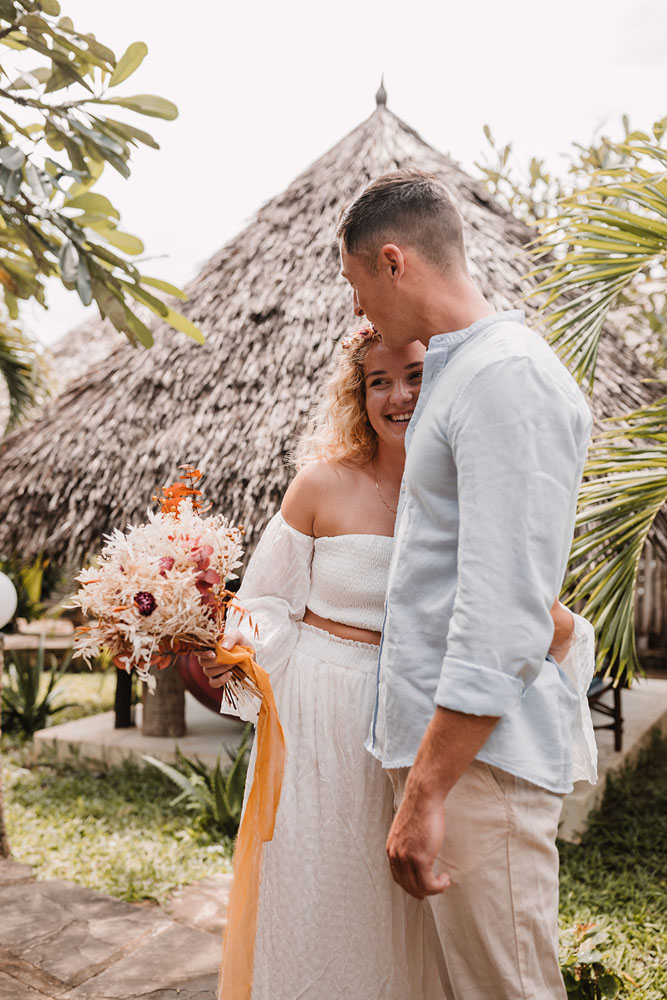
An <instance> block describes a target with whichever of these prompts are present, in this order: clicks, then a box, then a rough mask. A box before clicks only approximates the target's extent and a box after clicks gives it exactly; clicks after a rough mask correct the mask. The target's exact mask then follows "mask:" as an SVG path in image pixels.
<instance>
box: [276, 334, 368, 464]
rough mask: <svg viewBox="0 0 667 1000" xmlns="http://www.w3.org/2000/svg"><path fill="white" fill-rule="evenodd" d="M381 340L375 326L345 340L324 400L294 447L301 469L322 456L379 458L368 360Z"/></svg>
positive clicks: (358, 460) (365, 460) (361, 460)
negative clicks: (366, 369) (368, 410)
mask: <svg viewBox="0 0 667 1000" xmlns="http://www.w3.org/2000/svg"><path fill="white" fill-rule="evenodd" d="M379 342H381V337H380V334H379V333H377V331H376V330H374V329H373V328H372V327H365V328H364V329H363V330H360V331H359V332H358V333H353V334H352V335H351V336H349V337H345V338H344V340H342V341H341V347H340V350H339V353H338V356H337V358H336V361H335V364H334V369H333V372H332V374H331V376H330V377H329V380H328V382H327V383H326V386H325V392H324V394H323V396H322V399H321V400H320V402H319V403H317V404H316V406H315V408H314V410H313V412H312V414H311V417H310V420H309V422H308V427H307V428H306V431H305V432H304V434H303V436H302V437H301V440H300V441H299V443H298V444H297V446H296V448H295V450H294V454H293V456H292V461H293V463H294V465H295V466H296V467H297V469H300V468H301V467H302V466H303V465H306V463H307V462H313V461H317V460H318V459H320V460H321V459H329V460H333V461H338V462H344V463H345V464H346V465H367V464H368V463H369V462H371V461H372V460H373V459H374V458H375V453H376V451H377V434H376V433H375V431H374V430H373V428H372V427H371V425H370V422H369V420H368V415H367V413H366V382H365V379H364V361H365V360H366V356H367V354H368V352H369V351H370V349H371V347H372V346H373V344H377V343H379Z"/></svg>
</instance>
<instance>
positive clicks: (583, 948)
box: [561, 924, 623, 1000]
mask: <svg viewBox="0 0 667 1000" xmlns="http://www.w3.org/2000/svg"><path fill="white" fill-rule="evenodd" d="M570 938H571V940H570V949H569V954H568V956H567V958H566V961H565V964H564V965H563V966H561V971H562V973H563V979H564V981H565V989H566V990H567V996H568V1000H614V998H615V997H618V996H619V995H620V991H621V987H622V985H623V983H622V980H621V978H620V977H619V976H618V975H617V974H616V973H615V972H612V971H610V970H609V969H607V968H605V966H604V963H603V955H602V953H601V951H600V945H602V944H604V943H605V942H606V941H607V940H608V939H609V934H608V933H607V931H604V930H599V929H598V925H597V924H578V925H577V926H576V927H574V928H573V929H572V931H571V932H570Z"/></svg>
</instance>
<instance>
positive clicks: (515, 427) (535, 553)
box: [435, 356, 590, 716]
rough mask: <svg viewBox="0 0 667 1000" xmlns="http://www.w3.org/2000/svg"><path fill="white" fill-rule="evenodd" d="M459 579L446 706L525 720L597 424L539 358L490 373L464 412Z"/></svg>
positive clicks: (459, 421) (457, 414)
mask: <svg viewBox="0 0 667 1000" xmlns="http://www.w3.org/2000/svg"><path fill="white" fill-rule="evenodd" d="M447 433H448V438H449V441H450V444H451V448H452V454H453V457H454V462H455V465H456V475H457V491H458V502H459V536H458V550H457V564H458V566H457V569H458V582H457V590H456V597H455V601H454V610H453V615H452V618H451V620H450V623H449V629H448V633H447V647H446V654H445V657H444V660H443V663H442V670H441V674H440V678H439V681H438V685H437V689H436V693H435V702H436V704H437V705H440V706H442V707H444V708H449V709H452V710H454V711H458V712H464V713H466V714H470V715H493V716H503V715H510V714H513V713H514V712H516V711H517V710H518V708H519V706H520V702H521V697H522V695H523V692H524V691H525V690H526V688H527V687H528V686H529V685H530V684H532V682H533V681H534V680H535V678H536V677H537V676H538V673H539V671H540V670H541V668H542V666H543V664H544V660H545V657H546V654H547V652H548V649H549V646H550V644H551V640H552V636H553V623H552V619H551V615H550V608H551V605H552V603H553V601H554V598H555V597H556V596H557V594H558V591H559V589H560V586H561V582H562V579H563V575H564V572H565V567H566V564H567V557H568V553H569V548H570V544H571V539H572V533H573V527H574V516H575V509H576V497H577V492H578V487H579V482H580V479H581V474H582V471H583V465H584V461H585V456H586V448H587V443H588V437H589V433H590V415H589V413H588V410H587V408H586V405H585V403H584V402H583V399H581V398H579V397H578V396H577V394H576V392H572V393H568V392H567V391H564V390H563V389H562V388H560V387H554V386H553V384H552V381H551V380H550V378H549V375H548V373H547V372H546V371H544V370H543V369H542V368H541V367H540V366H539V364H538V363H537V362H536V361H535V360H534V359H532V358H529V357H524V356H520V357H507V358H503V359H502V360H500V361H496V362H495V363H492V364H490V365H488V366H487V367H485V368H484V369H482V371H481V372H478V373H477V374H476V375H475V376H474V377H473V378H472V379H471V380H470V382H468V383H467V384H466V385H465V386H464V387H463V388H462V389H461V391H460V393H459V396H458V398H457V400H456V402H455V404H454V406H453V408H452V412H451V416H450V421H449V427H448V432H447Z"/></svg>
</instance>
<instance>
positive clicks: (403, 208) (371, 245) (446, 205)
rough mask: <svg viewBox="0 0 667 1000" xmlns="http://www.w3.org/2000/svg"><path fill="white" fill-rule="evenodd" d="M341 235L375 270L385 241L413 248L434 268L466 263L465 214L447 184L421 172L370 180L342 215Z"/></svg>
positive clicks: (349, 249) (350, 250) (351, 251)
mask: <svg viewBox="0 0 667 1000" xmlns="http://www.w3.org/2000/svg"><path fill="white" fill-rule="evenodd" d="M337 236H338V239H339V240H340V241H341V242H342V244H343V246H344V247H345V250H346V251H347V253H349V254H351V255H352V256H362V257H364V258H366V262H367V264H368V265H369V267H370V268H371V269H372V270H375V268H376V267H377V255H378V253H379V251H380V248H381V247H383V246H384V245H385V243H396V244H398V245H399V246H400V245H401V243H402V244H404V245H406V246H410V247H411V248H412V249H413V250H416V251H417V252H418V253H419V254H420V256H421V257H423V258H424V259H425V260H427V261H428V262H429V263H430V264H432V265H434V266H435V267H439V268H442V269H443V270H444V269H446V268H448V267H449V266H450V265H452V264H454V263H455V264H457V265H458V266H463V267H465V248H464V243H463V229H462V226H461V215H460V213H459V210H458V209H457V207H456V205H455V204H454V202H453V201H452V198H451V196H450V194H449V192H448V191H447V189H446V187H445V186H444V184H442V183H441V182H440V181H439V180H438V179H437V177H434V176H433V174H427V173H425V172H424V171H422V170H396V171H394V173H391V174H385V175H384V176H383V177H378V179H377V180H375V181H372V183H371V184H369V185H368V187H366V188H364V190H363V191H362V192H361V194H360V195H358V196H357V197H356V198H355V199H354V201H353V202H351V203H350V204H349V205H348V206H347V208H345V209H344V210H343V212H342V214H341V217H340V222H339V225H338V230H337Z"/></svg>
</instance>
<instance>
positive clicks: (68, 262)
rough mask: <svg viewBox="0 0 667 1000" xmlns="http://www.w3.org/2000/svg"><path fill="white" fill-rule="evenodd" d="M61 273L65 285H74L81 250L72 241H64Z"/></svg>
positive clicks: (60, 260)
mask: <svg viewBox="0 0 667 1000" xmlns="http://www.w3.org/2000/svg"><path fill="white" fill-rule="evenodd" d="M59 263H60V275H61V278H62V281H63V284H64V285H74V283H75V282H76V276H77V271H78V267H79V252H78V250H77V249H76V247H75V246H74V244H73V243H72V242H71V240H67V242H66V243H63V245H62V247H61V250H60V255H59Z"/></svg>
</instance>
